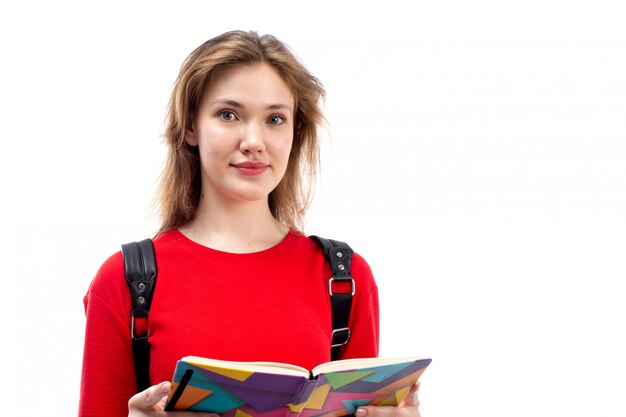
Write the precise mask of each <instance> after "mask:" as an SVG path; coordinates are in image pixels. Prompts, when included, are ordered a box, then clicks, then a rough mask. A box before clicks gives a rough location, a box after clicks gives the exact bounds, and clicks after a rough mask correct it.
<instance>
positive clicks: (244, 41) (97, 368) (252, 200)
mask: <svg viewBox="0 0 626 417" xmlns="http://www.w3.org/2000/svg"><path fill="white" fill-rule="evenodd" d="M323 97H324V90H323V87H322V85H321V83H320V82H319V81H318V80H317V79H316V78H315V77H314V76H312V75H311V74H310V73H309V72H308V71H307V70H306V69H305V67H304V66H303V65H302V64H301V63H300V62H299V61H298V60H297V59H296V58H295V57H294V55H293V54H292V53H291V52H290V50H289V49H288V48H287V47H286V46H285V45H284V44H282V43H281V42H280V41H278V40H277V39H276V38H274V37H272V36H269V35H265V36H259V35H257V34H256V33H254V32H239V31H236V32H228V33H225V34H223V35H221V36H218V37H216V38H214V39H211V40H209V41H207V42H206V43H204V44H203V45H201V46H200V47H198V48H197V49H196V50H195V51H194V52H192V53H191V55H190V56H189V57H188V58H187V59H186V60H185V62H184V63H183V65H182V67H181V70H180V74H179V76H178V79H177V80H176V83H175V86H174V89H173V92H172V96H171V100H170V104H169V111H168V116H167V121H166V130H165V138H166V142H167V145H168V156H167V163H166V166H165V169H164V172H163V175H162V181H161V186H160V190H159V197H160V198H159V201H160V209H161V214H162V225H161V227H160V230H159V231H158V233H157V235H156V237H155V239H154V247H155V252H156V258H157V262H158V279H157V285H156V290H155V292H154V297H153V300H152V305H151V308H150V323H149V334H150V343H151V358H150V379H151V381H150V382H151V384H153V386H152V387H150V388H148V389H147V390H145V391H143V392H140V393H137V382H136V378H135V372H134V362H133V352H132V346H131V338H130V328H131V314H130V312H131V300H130V293H129V290H128V285H127V283H126V281H125V278H124V265H123V259H122V256H121V253H116V254H114V255H113V256H112V257H110V258H109V259H108V260H107V261H106V262H105V263H104V264H103V265H102V267H101V268H100V269H99V271H98V273H97V275H96V277H95V278H94V280H93V282H92V283H91V286H90V288H89V291H88V293H87V295H86V297H85V309H86V314H87V326H86V335H85V351H84V358H83V374H82V384H81V402H80V412H79V414H80V415H81V416H90V417H91V416H107V417H111V416H123V415H129V416H156V415H168V416H183V415H186V416H196V417H200V416H202V415H203V414H201V413H182V412H172V413H165V412H164V411H163V404H164V399H165V396H166V395H167V393H168V392H169V390H170V384H169V383H168V382H164V381H168V380H170V379H171V377H172V374H173V371H174V367H175V364H176V361H177V360H178V359H180V358H181V357H183V356H187V355H196V356H205V357H212V358H217V359H224V360H238V361H279V362H289V363H293V364H296V365H300V366H303V367H306V368H309V369H310V368H312V367H314V366H315V365H318V364H320V363H323V362H327V361H329V360H330V350H331V332H330V329H331V324H330V321H331V314H330V304H329V303H330V302H329V294H328V279H329V278H330V276H331V271H330V268H329V266H328V264H327V263H326V262H325V259H324V256H323V254H322V251H321V250H320V249H319V248H318V246H317V245H316V244H315V243H314V242H313V241H311V240H310V239H309V238H307V237H306V236H305V235H303V234H302V232H300V228H301V226H302V220H303V215H304V212H305V210H306V207H307V205H308V203H309V196H310V193H309V190H310V188H309V187H308V185H309V184H310V181H311V179H312V178H313V177H314V174H315V172H316V170H317V159H318V127H319V125H320V123H321V122H322V119H323V116H322V113H321V110H320V107H319V105H320V101H321V99H323ZM351 268H352V275H353V276H354V278H355V281H356V282H357V287H358V291H357V292H356V294H355V298H354V301H353V305H352V313H351V315H350V328H351V338H350V341H349V343H348V344H347V345H346V346H345V347H344V348H343V350H342V352H341V356H340V357H341V358H353V357H373V356H376V355H377V354H378V293H377V287H376V284H375V282H374V279H373V277H372V274H371V271H370V269H369V267H368V265H367V263H366V262H365V261H364V260H363V258H361V257H359V256H358V255H356V254H355V255H354V257H353V259H352V265H351ZM135 325H136V326H137V327H142V326H143V327H145V326H146V323H145V322H141V321H139V320H138V321H137V323H135ZM144 330H145V329H144ZM357 415H363V416H364V415H368V416H374V417H377V416H387V415H394V416H407V417H408V416H414V417H419V411H418V401H417V385H416V386H415V387H414V388H413V390H412V392H411V393H410V394H409V395H408V396H407V399H406V400H405V403H404V404H402V405H401V406H399V407H361V408H360V409H359V410H358V412H357Z"/></svg>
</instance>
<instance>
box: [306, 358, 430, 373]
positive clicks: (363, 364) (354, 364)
mask: <svg viewBox="0 0 626 417" xmlns="http://www.w3.org/2000/svg"><path fill="white" fill-rule="evenodd" d="M417 360H427V361H429V362H430V360H429V359H427V358H422V357H420V356H409V357H405V358H391V359H383V358H356V359H343V360H338V361H334V362H327V363H323V364H321V365H318V366H316V367H315V368H313V370H312V374H313V376H317V375H320V374H322V373H326V372H340V371H349V370H355V369H361V368H373V367H377V366H385V365H396V364H402V363H409V362H415V361H417Z"/></svg>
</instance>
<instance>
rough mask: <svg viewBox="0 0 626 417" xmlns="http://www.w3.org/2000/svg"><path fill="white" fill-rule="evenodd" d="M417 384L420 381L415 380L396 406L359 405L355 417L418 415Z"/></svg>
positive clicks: (409, 416)
mask: <svg viewBox="0 0 626 417" xmlns="http://www.w3.org/2000/svg"><path fill="white" fill-rule="evenodd" d="M419 386H420V383H419V382H416V383H415V384H414V385H413V386H412V387H411V389H410V390H409V392H408V393H407V395H406V397H405V398H404V400H403V401H402V402H401V403H400V404H399V405H398V406H397V407H380V406H369V407H359V408H357V410H356V413H355V414H356V416H357V417H403V416H406V417H420V413H419V399H418V395H417V394H418V391H419Z"/></svg>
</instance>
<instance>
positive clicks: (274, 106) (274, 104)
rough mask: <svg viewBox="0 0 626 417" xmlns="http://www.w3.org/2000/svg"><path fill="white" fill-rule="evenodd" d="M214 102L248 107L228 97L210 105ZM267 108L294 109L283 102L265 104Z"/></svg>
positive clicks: (241, 107) (291, 110)
mask: <svg viewBox="0 0 626 417" xmlns="http://www.w3.org/2000/svg"><path fill="white" fill-rule="evenodd" d="M214 104H227V105H229V106H233V107H237V108H239V109H243V108H245V107H246V106H244V105H243V104H242V103H240V102H238V101H237V100H232V99H226V98H223V99H217V100H214V101H212V102H211V104H210V105H211V106H213V105H214ZM265 108H266V109H271V110H279V109H284V110H289V111H290V112H293V109H292V108H291V106H289V105H287V104H283V103H272V104H268V105H267V106H265Z"/></svg>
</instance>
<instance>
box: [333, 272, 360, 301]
mask: <svg viewBox="0 0 626 417" xmlns="http://www.w3.org/2000/svg"><path fill="white" fill-rule="evenodd" d="M333 281H337V282H339V283H341V282H350V285H351V287H352V289H351V291H350V294H351V295H354V292H355V286H354V279H352V277H351V276H348V278H347V279H346V278H335V277H332V278H331V279H329V280H328V292H329V293H330V296H331V297H332V296H333V295H334V294H348V293H347V292H337V293H335V292H333Z"/></svg>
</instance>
